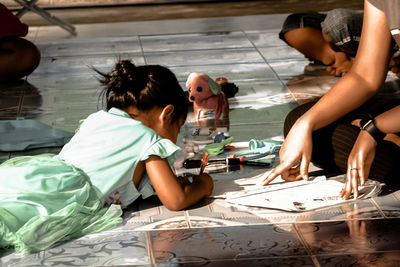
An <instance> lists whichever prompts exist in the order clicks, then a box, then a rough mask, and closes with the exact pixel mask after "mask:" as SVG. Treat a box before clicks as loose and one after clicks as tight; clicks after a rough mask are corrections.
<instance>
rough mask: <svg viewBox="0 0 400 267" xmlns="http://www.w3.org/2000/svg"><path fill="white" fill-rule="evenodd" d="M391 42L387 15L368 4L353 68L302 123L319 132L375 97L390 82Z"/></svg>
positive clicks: (310, 111) (313, 108) (365, 7)
mask: <svg viewBox="0 0 400 267" xmlns="http://www.w3.org/2000/svg"><path fill="white" fill-rule="evenodd" d="M391 42H392V36H391V34H390V31H389V27H388V25H387V22H386V16H385V14H384V13H383V12H382V11H381V10H379V9H377V8H375V7H374V6H373V5H371V4H370V3H369V2H368V1H365V3H364V22H363V29H362V35H361V41H360V45H359V48H358V51H357V55H356V58H355V61H354V64H353V67H352V68H351V70H350V71H349V73H348V74H347V75H346V76H345V77H343V78H341V79H340V80H339V81H338V83H337V84H336V85H335V86H334V87H333V88H332V89H331V90H329V92H328V93H327V94H326V95H325V96H323V97H322V98H321V99H320V101H318V102H317V103H316V104H315V105H314V106H313V107H312V108H311V109H310V110H309V111H308V112H307V113H306V114H304V116H303V117H302V118H301V120H304V121H307V122H308V123H309V124H310V125H312V129H313V130H317V129H319V128H322V127H324V126H326V125H328V124H330V123H332V122H333V121H335V120H337V119H338V118H340V117H342V116H343V115H345V114H347V113H349V112H350V111H352V110H354V109H356V108H357V107H359V106H360V105H362V104H364V103H365V102H366V101H367V100H368V99H370V98H371V97H372V96H373V95H375V94H376V93H377V91H378V90H379V88H380V87H381V85H382V84H383V82H384V80H385V78H386V74H387V70H388V62H389V59H390V51H391V49H390V48H391Z"/></svg>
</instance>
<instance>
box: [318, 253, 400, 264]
mask: <svg viewBox="0 0 400 267" xmlns="http://www.w3.org/2000/svg"><path fill="white" fill-rule="evenodd" d="M317 259H318V262H319V263H320V265H321V266H368V267H375V266H376V267H395V266H400V251H391V252H384V253H371V254H351V255H331V256H317Z"/></svg>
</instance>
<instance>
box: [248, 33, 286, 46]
mask: <svg viewBox="0 0 400 267" xmlns="http://www.w3.org/2000/svg"><path fill="white" fill-rule="evenodd" d="M245 33H246V35H247V37H248V38H249V40H250V41H251V42H252V43H253V44H254V45H255V46H256V47H270V46H283V45H284V44H285V43H284V42H283V41H282V40H280V39H279V38H277V36H278V33H279V29H273V30H268V31H245Z"/></svg>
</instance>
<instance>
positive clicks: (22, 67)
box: [0, 37, 40, 80]
mask: <svg viewBox="0 0 400 267" xmlns="http://www.w3.org/2000/svg"><path fill="white" fill-rule="evenodd" d="M0 48H1V49H3V50H4V51H7V52H6V53H4V54H2V55H1V61H2V62H1V63H2V65H4V66H0V70H1V72H2V73H0V79H1V80H13V79H19V78H22V77H24V76H26V75H29V74H31V73H32V72H33V71H34V70H35V69H36V68H37V67H38V65H39V63H40V51H39V49H38V48H37V47H36V46H35V45H34V44H33V43H32V42H30V41H28V40H26V39H23V38H18V37H7V38H3V39H2V40H1V43H0ZM0 65H1V64H0Z"/></svg>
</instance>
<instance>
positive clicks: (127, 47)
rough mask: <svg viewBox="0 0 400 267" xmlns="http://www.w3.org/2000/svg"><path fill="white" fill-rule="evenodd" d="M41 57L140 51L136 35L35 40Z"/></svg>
mask: <svg viewBox="0 0 400 267" xmlns="http://www.w3.org/2000/svg"><path fill="white" fill-rule="evenodd" d="M36 44H37V46H38V48H39V50H40V53H41V55H42V57H61V56H86V55H102V54H110V53H113V52H118V53H140V52H141V50H140V44H139V38H138V36H131V37H108V38H73V39H64V40H62V41H60V40H57V41H47V42H36Z"/></svg>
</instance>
